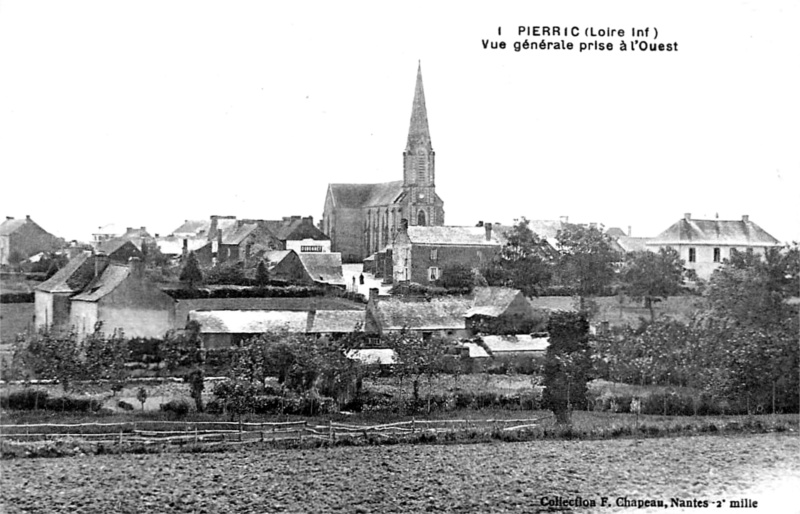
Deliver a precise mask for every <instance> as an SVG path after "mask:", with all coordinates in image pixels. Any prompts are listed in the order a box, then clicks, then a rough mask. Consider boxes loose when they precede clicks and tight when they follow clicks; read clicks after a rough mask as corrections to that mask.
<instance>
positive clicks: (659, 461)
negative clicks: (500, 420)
mask: <svg viewBox="0 0 800 514" xmlns="http://www.w3.org/2000/svg"><path fill="white" fill-rule="evenodd" d="M0 465H2V478H1V479H0V503H1V504H2V505H3V507H4V512H8V513H15V512H105V513H110V512H124V513H132V512H198V513H200V512H208V513H211V512H426V511H427V512H544V511H547V512H572V511H577V512H602V511H609V512H621V511H636V512H647V511H655V509H649V508H645V509H637V508H636V507H635V502H636V501H645V500H663V501H664V502H666V505H667V506H669V505H670V499H671V498H679V499H681V500H682V501H684V502H693V501H694V500H698V501H700V502H702V501H708V507H707V508H713V509H715V510H717V506H718V504H717V502H720V503H719V506H720V507H721V510H728V509H729V507H730V503H731V501H734V500H737V501H739V500H741V499H743V498H744V499H746V500H751V501H757V502H758V503H757V505H756V508H757V510H758V511H759V512H797V511H798V510H797V505H798V504H797V501H796V496H795V493H796V491H797V490H798V487H800V438H798V437H797V436H796V435H786V434H759V435H744V434H743V435H735V436H719V435H718V436H694V437H677V438H660V439H646V440H642V441H639V442H637V441H636V440H632V439H624V440H603V441H535V442H526V443H496V444H475V445H431V446H427V445H398V446H377V447H350V448H348V447H336V448H321V449H313V450H279V449H271V448H267V447H252V446H250V447H247V448H243V449H242V450H239V451H232V452H227V453H217V454H188V453H177V454H175V453H170V454H161V455H158V454H149V455H98V456H83V457H66V458H56V459H44V458H39V459H13V460H9V461H2V462H0ZM557 497H561V498H563V501H571V502H573V504H574V502H575V500H576V498H577V497H580V498H581V499H582V501H583V502H591V501H594V502H595V506H594V507H591V506H588V507H578V508H575V507H572V506H570V505H569V504H564V503H562V504H560V506H559V505H558V504H555V505H554V502H557V501H558V500H556V498H557ZM602 497H606V498H607V501H608V503H609V506H608V507H602V506H601V502H602ZM618 498H625V499H624V500H618ZM543 499H544V500H543ZM617 501H628V502H634V503H633V504H630V503H629V504H628V505H629V506H628V507H616V506H615V505H616V504H617ZM630 505H634V506H630ZM683 505H686V504H685V503H684V504H683ZM751 505H752V504H751ZM663 509H664V507H658V511H663ZM670 510H672V511H673V512H682V511H686V512H690V511H691V512H694V511H697V510H699V509H698V508H681V507H672V508H671V509H670ZM700 510H702V509H700ZM736 510H737V511H738V510H739V509H736ZM746 510H751V509H746Z"/></svg>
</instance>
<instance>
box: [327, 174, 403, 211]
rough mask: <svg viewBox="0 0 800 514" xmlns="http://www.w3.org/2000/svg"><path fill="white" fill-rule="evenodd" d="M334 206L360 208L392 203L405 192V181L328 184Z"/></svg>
mask: <svg viewBox="0 0 800 514" xmlns="http://www.w3.org/2000/svg"><path fill="white" fill-rule="evenodd" d="M328 191H329V192H330V195H331V198H332V200H333V205H334V207H339V208H345V209H360V208H363V207H379V206H383V205H391V204H393V203H395V201H396V200H397V199H398V198H399V197H400V194H401V193H402V192H403V181H402V180H397V181H394V182H383V183H380V184H328Z"/></svg>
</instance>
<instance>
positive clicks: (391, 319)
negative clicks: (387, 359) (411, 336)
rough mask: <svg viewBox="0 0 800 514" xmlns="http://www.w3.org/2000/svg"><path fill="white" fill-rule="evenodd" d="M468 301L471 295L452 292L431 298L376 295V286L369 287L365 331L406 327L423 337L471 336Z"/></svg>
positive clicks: (450, 338) (373, 331) (398, 330)
mask: <svg viewBox="0 0 800 514" xmlns="http://www.w3.org/2000/svg"><path fill="white" fill-rule="evenodd" d="M470 305H471V300H470V299H467V298H460V297H452V296H444V297H440V298H434V299H431V300H430V301H409V300H405V299H401V298H396V297H379V296H378V290H377V289H370V295H369V301H368V302H367V309H366V318H365V325H364V331H365V332H367V333H368V334H375V335H377V336H380V335H382V334H386V333H390V332H400V331H402V330H408V331H410V332H413V333H415V334H419V335H421V336H422V337H423V338H424V339H427V338H430V337H441V338H444V339H448V340H458V339H461V338H464V337H470V336H471V332H470V330H469V328H468V327H467V323H466V320H465V318H464V313H465V312H467V310H468V309H469V307H470Z"/></svg>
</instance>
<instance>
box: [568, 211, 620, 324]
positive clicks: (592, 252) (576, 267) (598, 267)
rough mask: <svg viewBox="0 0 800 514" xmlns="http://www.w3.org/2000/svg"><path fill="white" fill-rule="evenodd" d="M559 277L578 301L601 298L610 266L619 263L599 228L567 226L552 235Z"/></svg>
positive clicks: (608, 282)
mask: <svg viewBox="0 0 800 514" xmlns="http://www.w3.org/2000/svg"><path fill="white" fill-rule="evenodd" d="M556 239H557V240H558V250H559V251H560V252H561V257H560V259H559V264H558V268H559V271H558V272H559V275H560V276H561V279H562V281H564V282H565V283H566V284H568V285H571V286H572V287H573V288H574V289H575V290H576V292H577V293H578V295H579V296H580V298H581V308H583V304H584V299H585V298H586V297H589V296H594V295H599V294H603V292H605V290H606V289H607V288H608V287H609V286H610V285H611V283H612V281H613V280H614V264H615V263H616V262H618V261H619V260H620V258H619V257H620V256H619V254H618V253H617V252H616V251H615V250H614V248H613V246H612V241H611V239H610V238H609V237H608V236H607V235H606V234H605V233H604V232H603V230H602V227H596V226H585V225H575V224H567V225H566V226H565V227H564V228H563V229H562V230H559V231H558V234H557V235H556Z"/></svg>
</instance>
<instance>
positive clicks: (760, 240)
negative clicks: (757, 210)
mask: <svg viewBox="0 0 800 514" xmlns="http://www.w3.org/2000/svg"><path fill="white" fill-rule="evenodd" d="M780 246H781V243H780V241H778V240H777V239H776V238H774V237H773V236H772V235H770V234H769V233H767V232H766V231H765V230H764V229H763V228H761V227H760V226H758V225H756V224H755V223H753V222H752V221H750V217H749V216H747V215H744V216H742V219H741V220H720V219H713V220H699V219H693V218H692V215H691V214H689V213H687V214H685V215H684V217H683V219H681V220H679V221H677V222H676V223H674V224H673V225H672V226H670V227H669V228H668V229H666V230H665V231H663V232H662V233H661V234H659V235H658V236H656V237H654V238H652V239H650V240H648V241H647V242H646V243H645V248H647V249H648V250H650V251H653V252H657V251H659V250H660V249H661V248H666V247H671V248H674V249H675V250H677V251H678V253H679V254H680V256H681V259H683V261H684V262H685V267H686V268H687V269H690V270H694V271H695V273H697V276H698V277H699V278H701V279H703V280H708V279H709V278H710V277H711V274H712V273H713V272H714V270H715V269H717V268H718V267H720V266H721V265H722V261H723V260H725V259H728V258H729V257H730V256H731V252H732V251H734V250H736V251H753V252H755V253H757V254H763V253H764V252H765V250H767V249H768V248H776V247H780Z"/></svg>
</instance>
